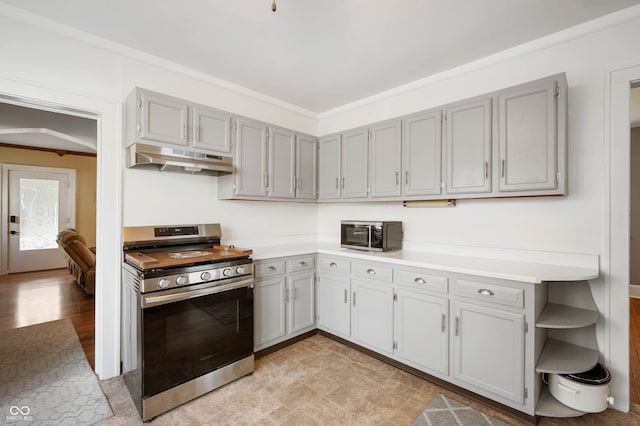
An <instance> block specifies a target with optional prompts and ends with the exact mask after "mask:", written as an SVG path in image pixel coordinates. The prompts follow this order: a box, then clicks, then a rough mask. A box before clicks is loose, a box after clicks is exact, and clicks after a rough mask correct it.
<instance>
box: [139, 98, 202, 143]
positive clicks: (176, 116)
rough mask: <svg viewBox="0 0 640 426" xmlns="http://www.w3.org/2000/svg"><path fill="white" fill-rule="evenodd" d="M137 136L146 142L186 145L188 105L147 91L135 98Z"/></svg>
mask: <svg viewBox="0 0 640 426" xmlns="http://www.w3.org/2000/svg"><path fill="white" fill-rule="evenodd" d="M137 109H138V117H139V119H138V129H137V130H138V135H139V137H140V139H144V140H147V141H157V142H166V143H171V144H175V145H185V146H186V145H187V143H188V139H187V122H188V119H189V105H188V104H187V103H186V102H183V101H181V100H179V99H176V98H172V97H170V96H165V95H161V94H159V93H154V92H150V91H147V90H139V91H138V96H137Z"/></svg>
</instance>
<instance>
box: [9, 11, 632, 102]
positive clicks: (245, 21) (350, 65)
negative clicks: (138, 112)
mask: <svg viewBox="0 0 640 426" xmlns="http://www.w3.org/2000/svg"><path fill="white" fill-rule="evenodd" d="M2 2H4V3H7V4H9V5H12V6H15V7H18V8H22V9H25V10H27V11H29V12H32V13H34V14H37V15H41V16H44V17H47V18H50V19H52V20H54V21H58V22H60V23H63V24H66V25H69V26H71V27H74V28H77V29H80V30H83V31H86V32H89V33H92V34H94V35H97V36H100V37H103V38H105V39H108V40H111V41H114V42H117V43H121V44H124V45H127V46H130V47H133V48H136V49H139V50H141V51H145V52H148V53H151V54H153V55H156V56H158V57H161V58H165V59H168V60H171V61H174V62H177V63H179V64H182V65H185V66H188V67H190V68H193V69H195V70H198V71H202V72H205V73H208V74H210V75H212V76H215V77H217V78H219V79H223V80H227V81H229V82H232V83H235V84H238V85H241V86H244V87H246V88H249V89H252V90H255V91H257V92H260V93H263V94H266V95H269V96H272V97H275V98H278V99H280V100H283V101H286V102H289V103H291V104H294V105H297V106H299V107H302V108H305V109H307V110H310V111H313V112H316V113H320V112H324V111H327V110H329V109H332V108H335V107H338V106H341V105H344V104H347V103H350V102H353V101H356V100H358V99H362V98H364V97H367V96H370V95H374V94H376V93H379V92H382V91H384V90H388V89H391V88H394V87H397V86H400V85H402V84H405V83H409V82H411V81H414V80H417V79H420V78H424V77H428V76H429V75H432V74H435V73H438V72H440V71H444V70H447V69H450V68H452V67H455V66H458V65H461V64H464V63H467V62H470V61H473V60H476V59H479V58H482V57H484V56H487V55H490V54H492V53H496V52H499V51H502V50H505V49H507V48H510V47H513V46H516V45H519V44H522V43H524V42H527V41H531V40H534V39H537V38H540V37H542V36H545V35H548V34H552V33H554V32H558V31H560V30H563V29H566V28H568V27H571V26H575V25H577V24H579V23H582V22H586V21H588V20H591V19H594V18H597V17H599V16H602V15H606V14H608V13H611V12H614V11H617V10H620V9H623V8H626V7H628V6H632V5H635V4H637V3H640V0H606V1H604V0H277V3H278V10H277V12H275V13H273V12H271V0H224V1H223V0H189V1H176V0H134V1H131V0H109V1H87V0H56V1H51V0H2Z"/></svg>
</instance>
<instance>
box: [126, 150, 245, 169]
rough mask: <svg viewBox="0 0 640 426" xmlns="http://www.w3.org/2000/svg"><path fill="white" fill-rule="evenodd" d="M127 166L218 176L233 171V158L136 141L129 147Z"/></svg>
mask: <svg viewBox="0 0 640 426" xmlns="http://www.w3.org/2000/svg"><path fill="white" fill-rule="evenodd" d="M127 167H147V168H154V169H156V170H159V171H161V172H179V173H190V174H204V175H212V176H218V175H221V174H227V173H231V172H233V159H232V157H231V156H218V155H211V154H204V153H202V152H194V151H188V150H184V149H179V148H169V147H160V146H155V145H147V144H142V143H134V144H133V145H131V146H129V147H128V148H127Z"/></svg>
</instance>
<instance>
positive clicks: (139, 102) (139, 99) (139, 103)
mask: <svg viewBox="0 0 640 426" xmlns="http://www.w3.org/2000/svg"><path fill="white" fill-rule="evenodd" d="M138 109H142V98H138Z"/></svg>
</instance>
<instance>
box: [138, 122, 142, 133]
mask: <svg viewBox="0 0 640 426" xmlns="http://www.w3.org/2000/svg"><path fill="white" fill-rule="evenodd" d="M138 133H139V134H142V124H140V123H138Z"/></svg>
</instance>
